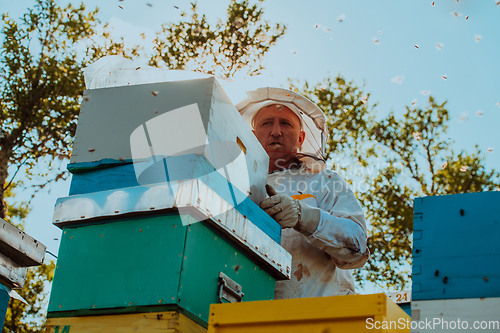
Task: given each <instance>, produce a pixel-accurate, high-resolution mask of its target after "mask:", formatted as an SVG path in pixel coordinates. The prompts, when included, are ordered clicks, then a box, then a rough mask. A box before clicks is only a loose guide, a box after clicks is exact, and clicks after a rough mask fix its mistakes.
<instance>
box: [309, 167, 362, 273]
mask: <svg viewBox="0 0 500 333" xmlns="http://www.w3.org/2000/svg"><path fill="white" fill-rule="evenodd" d="M316 181H317V182H318V184H315V186H314V187H316V191H315V192H316V193H315V194H316V195H315V196H316V203H317V206H318V208H319V209H320V210H321V217H320V221H319V223H318V227H317V228H316V230H315V231H314V232H313V233H312V234H311V235H309V236H307V237H306V239H307V241H308V242H309V243H310V244H311V245H313V246H315V247H317V248H320V249H322V250H324V251H325V252H326V253H328V254H329V255H330V256H331V257H332V259H333V260H334V262H335V264H336V265H337V267H339V268H342V269H352V268H360V267H363V265H364V264H365V263H366V261H367V260H368V257H369V254H370V251H369V250H368V247H367V237H366V222H365V217H364V213H363V210H362V208H361V205H360V204H359V201H358V199H357V198H356V196H355V195H354V192H353V191H352V190H351V189H350V187H349V185H348V184H347V182H346V181H345V180H343V179H342V177H340V175H339V174H337V173H336V172H333V171H331V170H325V171H322V172H321V174H320V175H318V177H317V179H316Z"/></svg>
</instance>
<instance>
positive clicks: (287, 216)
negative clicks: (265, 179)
mask: <svg viewBox="0 0 500 333" xmlns="http://www.w3.org/2000/svg"><path fill="white" fill-rule="evenodd" d="M266 191H267V194H268V195H269V198H266V199H264V200H262V202H261V203H260V208H262V209H264V211H265V212H266V213H267V214H269V215H270V216H271V217H272V218H273V219H274V220H275V221H276V222H278V223H279V224H280V225H281V226H282V227H283V228H294V229H295V230H296V231H298V232H300V233H302V234H304V235H306V236H309V235H310V234H312V233H313V232H314V231H316V228H317V227H318V223H319V220H320V218H321V211H320V210H319V208H314V207H311V206H309V205H307V204H305V203H302V202H300V201H299V200H293V199H292V197H290V196H288V195H285V194H277V193H276V191H275V190H274V188H272V187H271V186H270V185H266Z"/></svg>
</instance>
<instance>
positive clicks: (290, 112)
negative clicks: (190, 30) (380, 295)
mask: <svg viewBox="0 0 500 333" xmlns="http://www.w3.org/2000/svg"><path fill="white" fill-rule="evenodd" d="M236 108H237V109H238V110H239V111H240V113H241V115H242V116H243V118H244V119H245V120H246V121H247V123H248V124H249V125H250V127H251V128H252V130H253V132H254V134H255V136H256V137H257V139H258V140H259V141H260V143H261V144H262V146H263V147H264V149H265V150H266V152H267V153H268V155H269V159H270V163H269V178H268V184H269V185H270V186H269V187H267V191H268V195H269V197H268V198H266V199H264V200H263V201H262V202H261V203H260V207H261V208H262V209H264V210H265V211H266V212H267V213H268V214H269V215H270V216H272V217H273V218H274V219H275V220H276V221H277V222H278V223H279V224H280V225H281V226H282V227H283V229H282V238H281V245H282V246H283V247H284V248H285V249H286V250H287V251H288V252H290V253H291V255H292V278H291V280H289V281H278V282H276V293H275V299H283V298H299V297H318V296H332V295H347V294H352V293H354V279H353V276H352V272H351V269H353V268H360V267H362V266H363V265H364V264H365V263H366V261H367V259H368V256H369V251H368V248H367V245H366V223H365V219H364V214H363V211H362V209H361V206H360V205H359V202H358V200H357V199H356V197H355V195H354V193H353V192H352V191H351V189H350V188H349V187H348V185H347V183H346V182H345V181H344V180H343V179H342V178H341V177H340V175H339V174H337V173H336V172H334V171H331V170H327V169H326V163H325V161H324V148H325V143H326V139H327V136H328V132H327V128H326V118H325V115H324V114H323V112H322V111H321V109H320V108H319V107H318V106H316V105H315V104H314V103H313V102H311V101H310V100H309V99H307V98H305V97H304V96H302V95H300V94H297V93H294V92H292V91H290V90H287V89H282V88H269V87H267V88H260V89H257V90H254V91H250V92H247V98H246V99H245V100H243V101H242V102H240V103H238V104H237V105H236Z"/></svg>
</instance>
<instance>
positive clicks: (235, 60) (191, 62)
mask: <svg viewBox="0 0 500 333" xmlns="http://www.w3.org/2000/svg"><path fill="white" fill-rule="evenodd" d="M227 13H228V16H227V19H226V21H225V22H223V21H222V20H220V19H219V21H218V23H217V24H215V26H214V27H213V26H211V25H210V24H209V22H207V19H206V17H205V15H202V16H201V17H200V16H199V15H198V13H197V8H196V3H193V4H192V14H191V17H190V19H188V20H186V21H182V22H179V23H168V24H165V25H163V30H162V31H161V32H160V33H158V36H157V37H156V39H155V40H154V43H155V54H154V55H153V57H152V58H151V60H150V64H151V65H152V66H158V65H159V63H160V62H161V61H162V60H163V61H164V62H165V63H166V64H167V66H168V67H169V68H170V69H189V70H197V71H201V72H204V73H207V74H214V75H218V76H221V77H226V78H229V77H233V76H234V75H235V74H236V73H237V72H238V71H242V70H246V74H247V75H257V74H259V72H260V71H261V70H262V69H263V67H262V64H261V61H262V58H263V56H264V55H265V54H266V53H267V51H268V50H269V48H270V47H271V46H272V45H274V44H275V43H276V42H277V40H278V39H279V38H280V37H281V36H283V35H284V33H285V30H286V27H285V26H283V25H281V24H279V23H278V24H276V25H274V26H271V24H270V23H269V22H267V21H264V20H263V18H262V17H263V14H264V11H263V9H262V8H260V7H259V6H257V5H250V3H249V1H247V0H245V1H241V2H237V1H236V0H232V1H231V3H230V5H229V8H228V10H227ZM183 16H186V14H185V13H183Z"/></svg>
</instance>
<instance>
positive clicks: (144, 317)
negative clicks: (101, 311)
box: [45, 311, 207, 333]
mask: <svg viewBox="0 0 500 333" xmlns="http://www.w3.org/2000/svg"><path fill="white" fill-rule="evenodd" d="M46 325H47V328H46V330H45V333H84V332H85V333H109V332H113V333H152V332H158V333H160V332H161V333H205V332H206V331H207V330H206V328H204V327H203V326H200V325H199V324H197V323H195V322H194V321H192V320H191V319H189V318H188V317H186V316H184V315H183V314H181V313H178V312H176V311H166V312H149V313H133V314H120V315H106V316H85V317H66V318H51V319H48V320H47V324H46Z"/></svg>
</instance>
